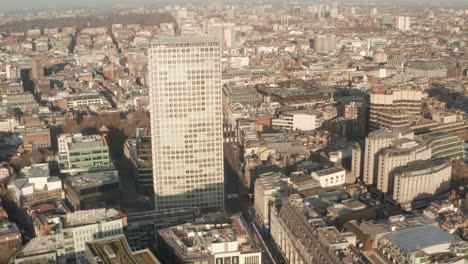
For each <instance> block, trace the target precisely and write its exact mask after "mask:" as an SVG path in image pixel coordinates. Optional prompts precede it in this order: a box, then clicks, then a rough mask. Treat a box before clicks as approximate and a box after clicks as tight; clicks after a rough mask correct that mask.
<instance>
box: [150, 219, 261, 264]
mask: <svg viewBox="0 0 468 264" xmlns="http://www.w3.org/2000/svg"><path fill="white" fill-rule="evenodd" d="M159 234H160V235H161V237H162V238H163V240H164V241H165V243H167V244H168V245H169V246H170V247H171V248H172V249H173V251H174V252H175V253H176V254H177V255H178V256H179V257H180V258H181V259H191V258H201V257H206V256H210V255H211V254H214V253H221V252H233V251H241V252H255V251H258V250H257V248H256V246H255V245H254V244H253V242H252V239H251V238H250V236H249V234H248V233H247V230H246V228H245V223H244V222H243V220H242V219H241V218H240V216H238V215H235V216H232V217H225V216H224V217H221V218H218V219H211V220H210V221H208V219H205V221H204V222H200V223H194V224H185V225H179V226H175V227H170V228H166V229H162V230H160V231H159ZM221 245H223V246H221ZM220 249H222V250H221V251H219V250H220Z"/></svg>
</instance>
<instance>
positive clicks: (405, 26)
mask: <svg viewBox="0 0 468 264" xmlns="http://www.w3.org/2000/svg"><path fill="white" fill-rule="evenodd" d="M396 27H397V29H398V30H401V31H408V30H410V29H411V28H410V27H411V22H410V18H409V17H407V16H399V17H397V18H396Z"/></svg>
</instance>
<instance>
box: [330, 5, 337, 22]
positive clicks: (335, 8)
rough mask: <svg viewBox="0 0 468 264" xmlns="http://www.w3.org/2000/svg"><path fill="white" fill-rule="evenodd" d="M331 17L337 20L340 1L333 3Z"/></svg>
mask: <svg viewBox="0 0 468 264" xmlns="http://www.w3.org/2000/svg"><path fill="white" fill-rule="evenodd" d="M330 17H331V18H337V17H338V1H332V2H331V5H330Z"/></svg>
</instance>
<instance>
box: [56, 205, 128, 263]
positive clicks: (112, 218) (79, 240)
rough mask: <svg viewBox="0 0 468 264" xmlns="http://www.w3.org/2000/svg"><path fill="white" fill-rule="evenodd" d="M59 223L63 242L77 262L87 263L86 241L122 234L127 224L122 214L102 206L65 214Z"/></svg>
mask: <svg viewBox="0 0 468 264" xmlns="http://www.w3.org/2000/svg"><path fill="white" fill-rule="evenodd" d="M60 223H61V226H60V228H61V231H62V233H63V237H64V243H65V245H69V246H68V247H71V249H72V250H73V253H74V255H75V259H76V263H78V264H82V263H87V261H86V260H85V250H86V242H89V241H93V240H96V239H100V238H105V237H110V236H114V235H120V234H123V233H124V228H125V227H126V226H127V222H126V219H125V217H124V215H122V214H120V213H119V212H118V211H117V210H115V209H104V208H101V209H94V210H83V211H76V212H74V213H71V214H66V215H65V216H62V217H61V219H60Z"/></svg>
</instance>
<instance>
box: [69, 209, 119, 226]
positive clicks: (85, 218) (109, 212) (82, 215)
mask: <svg viewBox="0 0 468 264" xmlns="http://www.w3.org/2000/svg"><path fill="white" fill-rule="evenodd" d="M60 218H61V220H62V223H63V227H64V228H71V227H79V226H85V225H90V224H95V223H99V222H107V221H113V220H117V219H122V218H124V216H123V215H122V214H120V213H119V211H117V210H115V209H105V208H100V209H93V210H82V211H76V212H73V213H69V214H66V215H64V216H61V217H60Z"/></svg>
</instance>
